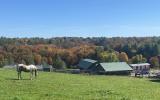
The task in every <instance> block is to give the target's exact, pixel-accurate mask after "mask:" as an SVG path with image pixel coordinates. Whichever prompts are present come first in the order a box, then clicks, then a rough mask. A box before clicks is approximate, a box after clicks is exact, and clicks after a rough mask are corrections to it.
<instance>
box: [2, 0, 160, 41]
mask: <svg viewBox="0 0 160 100" xmlns="http://www.w3.org/2000/svg"><path fill="white" fill-rule="evenodd" d="M159 4H160V0H0V36H6V37H45V38H49V37H63V36H69V37H70V36H74V37H101V36H105V37H116V36H123V37H130V36H142V37H143V36H160V6H159Z"/></svg>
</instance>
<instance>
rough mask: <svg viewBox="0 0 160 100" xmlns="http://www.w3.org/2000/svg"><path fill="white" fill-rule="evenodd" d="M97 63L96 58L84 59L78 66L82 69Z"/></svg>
mask: <svg viewBox="0 0 160 100" xmlns="http://www.w3.org/2000/svg"><path fill="white" fill-rule="evenodd" d="M95 63H97V61H96V60H92V59H82V60H81V61H80V62H79V64H78V66H79V67H80V68H82V69H88V68H89V67H90V66H91V65H93V64H95Z"/></svg>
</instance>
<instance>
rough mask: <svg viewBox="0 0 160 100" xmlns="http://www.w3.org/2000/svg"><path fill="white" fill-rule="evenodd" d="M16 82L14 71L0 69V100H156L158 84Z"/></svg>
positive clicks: (57, 78)
mask: <svg viewBox="0 0 160 100" xmlns="http://www.w3.org/2000/svg"><path fill="white" fill-rule="evenodd" d="M23 76H24V77H23V78H24V79H23V80H17V73H16V71H14V70H6V69H0V100H160V81H158V80H157V81H151V80H149V79H146V78H134V77H127V76H126V77H125V76H102V75H100V76H98V75H73V74H63V73H54V72H52V73H50V72H39V76H38V78H37V79H34V80H28V79H29V73H23Z"/></svg>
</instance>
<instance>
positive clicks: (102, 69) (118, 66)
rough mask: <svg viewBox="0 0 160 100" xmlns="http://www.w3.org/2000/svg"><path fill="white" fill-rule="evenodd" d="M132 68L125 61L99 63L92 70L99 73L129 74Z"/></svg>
mask: <svg viewBox="0 0 160 100" xmlns="http://www.w3.org/2000/svg"><path fill="white" fill-rule="evenodd" d="M132 70H133V69H132V68H131V67H130V66H129V65H128V64H127V63H126V62H110V63H100V64H98V65H97V66H96V67H95V68H94V69H93V72H95V73H99V74H117V75H118V74H130V72H131V71H132Z"/></svg>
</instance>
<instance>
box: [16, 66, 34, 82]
mask: <svg viewBox="0 0 160 100" xmlns="http://www.w3.org/2000/svg"><path fill="white" fill-rule="evenodd" d="M22 71H23V72H30V79H31V80H32V78H33V73H35V77H36V76H37V67H36V66H35V65H28V66H27V65H24V64H18V65H17V72H18V79H22V76H21V73H22Z"/></svg>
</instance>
